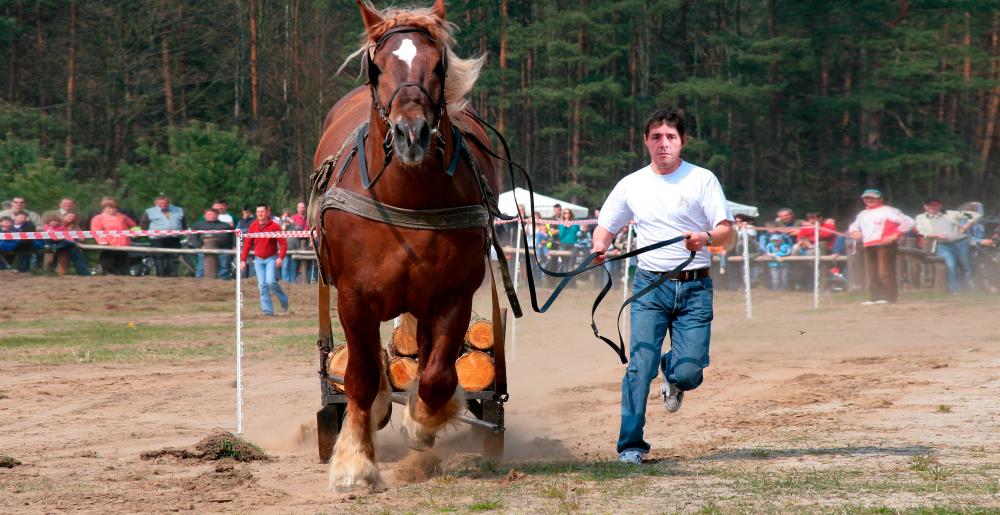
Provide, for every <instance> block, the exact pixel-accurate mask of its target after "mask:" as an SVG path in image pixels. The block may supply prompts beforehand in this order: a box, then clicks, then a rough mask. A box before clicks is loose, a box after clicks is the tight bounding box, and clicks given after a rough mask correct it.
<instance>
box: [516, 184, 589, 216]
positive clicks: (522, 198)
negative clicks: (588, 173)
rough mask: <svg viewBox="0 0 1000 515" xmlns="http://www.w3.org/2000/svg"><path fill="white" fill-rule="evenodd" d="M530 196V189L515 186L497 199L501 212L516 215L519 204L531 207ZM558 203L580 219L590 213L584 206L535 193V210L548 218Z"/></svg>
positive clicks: (526, 207)
mask: <svg viewBox="0 0 1000 515" xmlns="http://www.w3.org/2000/svg"><path fill="white" fill-rule="evenodd" d="M530 198H531V195H530V194H529V193H528V190H526V189H524V188H514V190H512V191H507V192H504V193H501V194H500V197H499V198H498V199H497V205H498V206H499V208H500V212H501V213H503V214H505V215H516V214H517V205H518V204H524V207H525V209H526V210H530V209H531V204H530V202H529V201H528V200H529V199H530ZM556 204H559V205H561V206H562V207H563V209H569V210H570V211H572V212H573V216H574V217H576V219H578V220H579V219H581V218H586V217H587V215H588V214H590V210H589V209H587V208H585V207H583V206H580V205H577V204H573V203H572V202H568V201H565V200H559V199H557V198H553V197H547V196H545V195H541V194H539V193H535V211H538V212H539V213H540V214H541V215H542V216H544V217H546V218H549V217H551V216H552V206H554V205H556Z"/></svg>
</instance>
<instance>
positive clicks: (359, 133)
mask: <svg viewBox="0 0 1000 515" xmlns="http://www.w3.org/2000/svg"><path fill="white" fill-rule="evenodd" d="M400 33H418V34H421V35H423V36H424V37H426V38H427V39H429V40H430V41H432V42H434V43H435V44H438V42H437V41H436V40H435V39H434V38H433V37H432V36H431V34H430V33H429V32H428V31H427V30H425V29H422V28H419V27H409V26H402V27H396V28H394V29H392V30H390V31H388V32H386V33H385V34H383V35H382V36H381V37H380V38H379V40H378V41H377V42H376V44H375V45H374V47H373V48H372V49H371V51H366V52H365V66H366V69H367V73H368V84H369V87H370V89H371V97H372V104H373V106H374V108H375V111H376V113H378V115H379V117H380V118H381V119H382V121H383V122H384V123H385V124H386V126H387V127H390V129H389V130H387V131H386V132H387V134H386V138H385V140H384V141H383V142H382V145H383V149H384V150H385V162H384V163H383V166H382V170H381V171H380V172H379V173H378V174H376V175H375V177H374V178H371V177H370V176H369V172H368V162H367V159H366V157H365V142H366V140H367V135H368V129H369V125H368V124H367V123H365V124H362V125H361V126H359V127H358V128H357V129H356V130H355V131H354V132H353V133H352V135H351V136H350V137H349V138H348V139H347V140H345V141H344V142H343V144H342V146H341V148H340V151H339V152H338V153H337V154H336V155H334V156H330V157H328V158H327V159H326V160H324V162H323V163H322V164H321V165H320V167H319V168H317V169H316V170H315V171H314V172H313V177H312V181H311V182H312V185H313V191H314V194H315V193H322V199H321V201H320V204H319V206H318V209H317V210H316V215H315V220H317V221H318V222H319V223H318V224H314V225H315V226H317V227H319V229H320V230H321V231H323V230H324V227H323V223H322V220H323V213H324V212H325V211H326V210H327V209H337V210H340V211H344V212H348V213H351V214H354V215H357V216H360V217H363V218H366V219H369V220H373V221H377V222H381V223H385V224H389V225H395V226H399V227H406V228H411V229H426V230H455V229H468V228H473V227H477V228H483V229H484V230H486V231H487V240H488V243H487V244H488V245H490V246H492V248H493V250H494V251H495V252H496V254H497V258H498V259H499V260H500V266H499V268H500V272H501V276H502V278H503V283H504V289H505V291H506V294H507V298H508V300H509V302H510V306H511V310H512V311H513V313H514V316H515V317H517V318H520V317H521V316H522V315H523V313H522V310H521V305H520V301H519V300H518V298H517V293H516V292H515V291H514V287H513V282H512V281H511V278H510V270H509V268H508V266H507V259H506V255H505V254H504V251H503V249H502V248H501V247H500V244H499V241H498V238H497V234H496V228H495V224H494V223H493V221H494V220H495V219H502V220H507V221H512V220H514V219H517V220H518V222H519V223H520V224H521V226H522V227H523V226H525V225H526V224H525V221H524V219H523V218H522V217H521V215H520V213H518V215H517V216H514V217H511V216H506V215H503V214H501V213H500V212H499V210H498V207H497V202H496V195H495V194H494V193H493V192H492V190H490V188H489V186H488V184H487V183H486V180H485V177H483V176H482V175H481V173H480V171H479V170H478V167H477V166H476V160H475V159H474V158H473V157H472V154H471V152H470V151H469V148H468V147H467V145H466V143H465V140H466V138H467V139H468V140H469V141H472V142H473V144H474V145H475V146H476V147H477V148H478V149H479V150H480V151H481V152H483V153H484V154H486V155H488V156H489V157H491V158H493V159H497V160H499V161H501V162H503V163H505V164H506V165H507V168H508V171H509V174H510V180H511V185H512V186H513V185H515V184H516V182H517V181H516V179H517V177H516V175H517V173H516V172H515V168H516V169H517V171H518V172H520V174H521V176H522V177H523V178H524V180H525V184H526V186H527V189H528V191H529V203H530V208H531V211H530V212H532V213H534V212H535V199H534V196H535V193H534V186H533V185H532V182H531V177H530V176H529V175H528V173H527V170H525V169H524V167H522V166H521V165H519V164H517V163H516V162H514V161H513V160H512V159H511V152H510V147H509V145H508V144H507V141H506V139H505V138H504V137H503V135H502V134H501V133H500V131H498V130H497V129H496V128H495V127H493V126H492V125H490V124H489V123H488V122H486V121H485V120H483V119H482V118H480V117H479V116H477V115H476V114H475V113H473V112H471V111H469V115H470V116H471V117H472V118H473V119H474V120H476V121H477V122H478V123H480V124H481V125H482V126H483V127H486V128H488V129H489V130H490V131H492V132H493V133H494V134H495V135H496V136H497V138H498V139H499V141H500V143H501V144H502V146H503V151H504V155H503V156H501V155H498V154H497V153H496V152H494V151H493V150H492V149H490V147H489V146H488V145H487V144H486V143H485V142H483V141H480V140H479V139H478V138H477V137H476V136H475V135H473V134H471V133H469V134H464V137H463V133H462V132H461V131H459V130H458V129H457V128H455V127H454V126H452V130H451V137H452V142H453V144H452V156H451V160H450V162H449V165H448V168H447V169H446V170H445V173H446V174H447V175H448V176H450V177H451V176H454V174H455V172H456V170H457V168H458V163H459V160H460V159H462V158H464V159H465V160H466V162H467V163H468V164H469V167H470V169H471V170H472V172H473V175H474V176H475V179H476V183H477V185H478V187H479V188H480V196H481V201H482V202H481V203H480V204H477V205H472V206H460V207H454V208H446V209H431V210H428V209H419V210H411V209H403V208H399V207H395V206H390V205H387V204H385V203H382V202H380V201H378V200H375V199H374V198H372V197H371V196H366V195H361V194H358V193H355V192H353V191H349V190H346V189H344V188H340V187H338V184H339V183H340V180H341V179H342V178H343V176H344V174H345V173H346V171H347V168H348V167H349V165H350V163H351V161H352V160H353V159H354V157H355V156H357V158H358V168H359V174H360V179H361V183H362V186H363V187H364V188H365V189H366V190H370V189H371V187H372V186H373V185H374V184H375V182H376V181H377V180H378V178H379V177H380V176H381V175H382V172H384V171H385V169H386V167H387V166H388V164H389V163H390V162H391V160H392V147H393V145H392V130H391V123H390V122H389V112H390V109H391V105H392V102H393V100H395V98H396V96H397V95H398V94H399V92H400V91H401V90H402V88H404V87H411V86H415V87H417V88H418V89H419V90H420V91H421V92H422V93H423V94H424V95H425V96H427V98H428V99H430V100H431V101H432V102H434V103H435V107H436V110H437V120H435V125H434V129H433V133H434V134H436V135H437V137H438V138H439V140H440V141H441V144H444V137H443V136H442V135H441V134H440V132H439V131H438V126H439V125H440V123H441V120H442V118H443V117H444V108H445V105H444V104H445V98H444V77H445V76H446V75H447V49H442V60H441V62H440V65H439V67H440V73H441V96H440V97H439V98H438V100H437V101H435V99H434V98H433V96H431V94H430V93H429V92H428V91H427V89H426V88H425V87H424V86H423V85H422V84H419V83H416V82H403V83H400V84H399V85H397V87H396V89H395V90H394V91H393V93H392V95H391V96H390V97H389V103H388V104H383V103H382V102H381V98H380V97H379V94H378V89H377V77H378V74H379V73H380V70H379V69H378V67H377V66H376V65H375V63H374V61H373V59H372V58H373V56H374V53H375V52H377V51H378V49H379V48H380V47H381V46H382V44H384V43H385V41H386V40H387V39H388V38H389V37H390V36H392V35H395V34H400ZM352 139H353V142H354V145H353V148H352V149H351V151H350V153H349V154H348V156H347V159H346V160H345V161H344V162H343V164H341V165H340V171H339V173H337V176H336V177H335V178H334V177H333V172H334V171H335V170H336V168H337V166H338V164H340V163H339V161H340V159H341V157H343V154H344V152H345V151H346V148H347V146H348V145H349V144H350V143H351V140H352ZM330 179H334V180H333V187H331V188H329V189H327V187H328V186H329V181H330ZM531 224H532V228H533V229H534V230H537V228H536V222H535V220H534V219H532V221H531ZM317 236H318V235H317ZM318 240H319V238H318V237H314V241H313V243H314V249H315V250H316V252H317V258H319V257H320V256H319V252H320V246H319V245H318V243H319V242H318ZM682 241H684V237H683V236H678V237H676V238H672V239H669V240H666V241H661V242H658V243H654V244H652V245H647V246H645V247H642V248H639V249H636V250H633V251H631V252H627V253H624V254H620V255H618V256H615V257H612V258H608V259H607V262H612V261H619V260H625V259H629V258H631V257H634V256H638V255H639V254H643V253H645V252H650V251H653V250H656V249H659V248H663V247H666V246H668V245H673V244H676V243H679V242H682ZM521 243H522V248H523V252H524V259H525V268H526V269H527V270H526V271H527V280H528V292H529V295H530V297H531V306H532V309H533V310H534V311H535V312H537V313H545V312H546V311H548V309H549V308H550V307H551V306H552V304H553V302H555V300H556V298H557V297H558V296H559V295H560V294H561V293H562V291H563V289H564V288H565V287H566V286H567V285H568V283H569V281H570V280H572V278H573V277H576V276H577V275H580V274H583V273H585V272H588V271H590V270H593V269H595V268H598V267H601V268H602V269H604V273H605V282H604V286H603V288H602V289H601V292H600V293H599V294H598V296H597V298H596V299H595V300H594V303H593V306H592V307H591V313H590V327H591V329H592V330H593V331H594V336H595V337H597V338H598V339H600V340H601V341H603V342H605V343H606V344H607V345H608V346H610V347H611V348H612V349H613V350H614V351H615V353H616V354H617V355H618V357H619V359H620V360H621V362H622V363H623V364H624V363H627V362H628V358H627V357H626V355H625V343H624V339H623V337H622V332H621V315H622V313H623V312H624V310H625V307H627V306H628V305H629V304H631V303H632V302H633V301H634V300H636V299H638V298H639V297H642V296H643V295H645V294H647V293H649V292H650V291H652V290H654V289H655V288H656V287H658V286H660V285H661V284H663V283H664V282H665V281H667V280H671V279H675V278H676V277H677V275H678V274H680V272H681V271H683V270H684V268H685V267H686V266H687V265H688V264H690V263H691V261H692V260H694V257H695V252H693V251H692V252H691V254H690V256H689V257H688V258H687V259H686V260H685V261H684V262H682V263H680V264H679V265H677V266H676V267H674V269H673V270H671V271H669V272H668V273H665V274H662V275H661V276H660V277H659V278H658V279H657V280H656V281H653V282H652V283H651V284H650V285H648V286H647V287H646V288H644V289H643V290H642V291H640V292H638V293H635V294H633V295H632V296H631V297H629V298H628V299H627V300H626V301H625V302H624V303H622V305H621V307H620V308H619V310H618V323H617V324H616V327H617V329H618V342H617V343H616V342H614V341H612V340H611V339H609V338H607V337H605V336H603V335H602V334H601V333H600V331H599V330H598V329H597V322H596V313H597V308H598V306H600V304H601V302H602V301H603V300H604V298H605V297H606V296H607V294H608V293H609V292H610V291H611V288H612V283H613V278H612V277H611V273H610V272H609V271H608V270H607V269H606V268H604V265H603V264H594V260H595V259H596V258H597V253H591V254H590V255H589V256H587V257H586V258H585V259H584V260H583V262H581V264H580V265H579V266H577V267H576V269H574V270H572V271H569V272H553V271H551V270H547V269H546V268H544V267H542V266H541V265H540V264H539V263H538V257H537V255H536V252H537V249H534V247H531V248H532V249H533V250H532V251H531V252H530V253H529V250H528V249H529V246H528V240H527V236H526V231H521ZM532 260H534V262H535V266H537V267H538V269H539V271H541V272H542V273H544V274H545V275H548V276H550V277H557V278H560V282H559V284H558V285H557V286H556V288H555V290H553V292H552V294H551V295H549V297H548V299H546V301H545V302H544V303H542V305H539V302H538V293H537V288H536V286H535V280H534V276H533V275H534V274H533V273H532ZM320 263H322V261H320ZM321 268H322V267H321ZM321 273H322V274H323V275H324V277H323V278H322V279H321V280H322V281H323V283H324V284H328V282H327V281H328V277H327V276H326V272H325V271H322V270H321ZM323 365H324V366H325V364H323Z"/></svg>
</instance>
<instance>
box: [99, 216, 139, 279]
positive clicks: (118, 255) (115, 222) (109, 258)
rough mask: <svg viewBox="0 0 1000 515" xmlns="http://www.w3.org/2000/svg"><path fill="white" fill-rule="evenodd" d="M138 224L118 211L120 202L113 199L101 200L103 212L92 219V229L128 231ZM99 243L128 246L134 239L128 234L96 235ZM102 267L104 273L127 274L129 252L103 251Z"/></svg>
mask: <svg viewBox="0 0 1000 515" xmlns="http://www.w3.org/2000/svg"><path fill="white" fill-rule="evenodd" d="M136 225H137V224H136V223H135V220H132V219H131V218H129V217H128V216H126V215H124V214H122V213H121V212H119V211H118V203H117V202H115V201H114V200H111V199H105V200H104V201H102V202H101V212H100V214H97V215H95V216H94V218H92V219H91V220H90V230H91V231H128V230H131V229H132V227H135V226H136ZM94 239H95V240H97V243H98V244H99V245H113V246H116V247H128V246H130V245H132V239H131V238H129V237H128V236H103V237H94ZM100 261H101V269H102V270H103V271H104V275H107V274H109V273H110V274H114V275H127V274H128V253H127V252H122V251H117V250H102V251H101V257H100Z"/></svg>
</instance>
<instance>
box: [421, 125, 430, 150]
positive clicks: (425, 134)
mask: <svg viewBox="0 0 1000 515" xmlns="http://www.w3.org/2000/svg"><path fill="white" fill-rule="evenodd" d="M430 140H431V128H430V127H429V126H428V125H427V124H426V123H422V124H420V142H421V143H423V144H425V145H426V144H427V143H429V142H430Z"/></svg>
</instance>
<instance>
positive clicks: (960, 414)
mask: <svg viewBox="0 0 1000 515" xmlns="http://www.w3.org/2000/svg"><path fill="white" fill-rule="evenodd" d="M0 283H2V284H3V294H2V295H0V454H4V455H9V456H12V457H14V458H16V459H17V460H18V461H20V462H21V463H22V464H21V465H19V466H16V467H14V468H0V512H3V513H40V512H45V513H52V512H77V511H83V512H101V513H104V512H140V511H141V512H173V511H195V512H264V513H272V512H273V513H317V512H319V513H357V512H374V513H380V512H384V513H397V512H421V513H424V512H462V513H464V512H479V511H482V512H489V511H499V512H540V513H549V512H597V513H619V512H699V511H700V512H706V513H712V512H732V511H747V512H759V511H770V510H777V511H805V512H809V511H848V512H851V511H860V512H865V511H879V510H882V509H890V510H896V509H903V510H905V509H908V508H929V509H930V508H933V509H939V510H943V511H949V510H955V511H964V510H977V509H980V510H998V509H1000V410H998V408H997V406H998V405H1000V323H998V322H1000V320H998V317H997V314H998V313H1000V310H998V307H1000V298H998V297H996V296H969V297H944V296H935V295H932V294H921V293H913V292H906V293H904V295H903V300H902V301H901V302H900V303H899V304H896V305H887V306H861V305H860V304H859V301H860V300H863V299H862V298H860V297H855V296H850V295H845V294H840V296H833V297H826V296H825V297H823V298H822V299H821V302H822V307H821V309H819V310H814V309H812V297H811V296H809V295H803V294H795V293H771V292H763V291H760V292H755V298H754V318H753V319H752V320H747V319H746V314H745V307H744V300H743V296H742V295H741V294H738V293H734V292H716V322H715V325H714V334H713V341H712V365H711V367H709V368H708V369H707V370H706V380H705V383H704V385H703V386H702V387H701V388H699V389H698V390H696V391H693V392H689V393H688V395H687V397H686V398H685V401H684V406H683V409H682V410H681V411H680V412H678V413H676V414H668V413H666V412H665V411H664V410H663V408H662V406H661V404H660V401H659V399H658V398H654V399H651V400H650V405H649V420H648V423H647V426H646V429H647V439H648V440H649V441H650V442H651V443H652V445H653V450H652V452H651V454H650V458H651V462H650V463H649V464H646V465H643V466H642V467H622V466H618V465H617V464H616V463H615V462H614V459H615V453H614V442H615V439H616V436H617V431H618V418H619V417H618V413H619V399H620V380H621V375H622V373H623V370H624V367H623V366H622V365H620V364H619V363H618V361H617V359H616V357H615V355H614V354H613V353H612V351H611V350H610V349H609V348H608V347H606V346H605V345H604V344H603V343H600V342H599V341H598V340H596V339H595V338H594V337H593V335H592V333H591V331H590V328H589V317H588V314H589V306H590V302H591V301H592V298H593V294H594V292H592V291H591V290H590V289H588V288H580V289H576V290H570V291H569V292H568V293H567V295H566V297H565V298H563V299H560V300H559V301H558V302H557V303H556V306H555V307H554V308H553V309H552V310H551V311H550V312H549V313H548V314H545V315H537V314H529V315H527V316H526V317H525V318H523V319H520V320H518V321H517V322H516V338H515V335H512V334H510V333H511V332H513V331H514V330H515V327H510V328H509V329H511V331H509V334H508V342H507V349H508V369H509V376H510V388H511V395H510V402H509V403H508V404H507V427H508V431H507V433H506V456H505V459H504V461H503V462H501V463H492V462H483V461H482V460H481V459H480V458H478V456H477V455H476V452H477V445H478V440H477V439H476V437H477V435H476V434H475V433H474V432H472V431H471V430H470V429H469V428H468V427H465V426H461V427H456V428H454V429H451V430H449V432H448V433H446V434H445V436H444V437H443V438H442V439H441V440H440V441H439V444H438V446H437V448H436V449H435V450H434V451H433V454H432V455H421V456H412V455H409V454H408V451H407V450H406V449H404V446H403V444H402V443H401V442H402V440H401V438H400V437H399V427H400V424H399V419H400V417H399V409H398V408H397V410H396V413H395V414H394V417H393V422H392V423H391V424H390V426H388V427H387V428H386V429H385V430H383V431H381V432H380V433H379V434H378V438H379V443H378V445H379V449H380V468H381V469H382V474H383V477H384V478H385V480H386V482H387V483H388V486H389V488H388V489H387V490H386V491H385V492H381V493H374V494H369V495H358V496H343V495H336V494H333V493H331V492H329V491H327V489H326V486H327V475H328V466H327V465H323V464H320V463H319V462H318V458H317V453H316V442H315V412H316V410H317V409H318V408H319V384H318V379H317V376H316V372H315V370H316V366H315V357H314V350H313V349H314V345H315V343H314V342H315V337H314V336H313V334H314V331H315V329H314V328H315V325H314V324H315V322H314V317H313V316H312V314H313V309H314V307H313V306H314V296H315V292H314V289H312V288H310V287H308V286H302V285H293V286H291V287H290V288H289V290H290V292H291V296H292V310H291V312H290V313H289V314H287V315H285V316H279V317H274V318H265V317H262V316H260V314H259V309H258V307H257V303H256V298H255V297H256V289H255V287H254V284H253V283H252V282H251V283H249V284H246V285H245V290H244V291H245V292H246V299H247V302H246V313H247V316H246V322H245V333H246V342H247V349H248V351H247V356H246V359H245V367H246V372H245V384H246V392H245V406H244V409H245V424H246V437H247V439H249V440H250V441H253V442H256V443H257V444H259V445H261V446H262V447H263V448H264V449H265V450H266V451H267V452H268V453H270V454H271V455H272V456H274V459H273V460H272V461H269V462H254V463H236V462H201V461H196V460H179V459H176V458H172V457H161V458H158V459H154V460H143V459H141V458H140V454H141V453H143V452H145V451H150V450H156V449H160V448H163V447H168V446H169V447H183V446H191V445H193V444H195V443H196V442H197V441H198V440H200V439H201V438H203V437H204V436H206V435H208V434H210V433H212V432H214V431H217V430H234V429H235V423H236V415H235V388H234V386H235V372H234V360H233V352H232V346H233V327H234V317H233V313H232V306H233V297H234V296H233V293H232V292H233V286H234V285H233V283H232V282H214V281H208V282H204V281H195V280H190V279H157V278H139V279H135V278H101V277H94V278H89V279H79V278H62V279H59V278H47V277H23V276H17V275H13V274H5V275H2V276H0ZM481 293H484V295H481V298H478V299H477V301H476V310H477V311H478V312H479V313H482V314H486V313H488V312H489V308H488V304H487V299H488V297H487V296H486V295H485V291H484V292H481ZM522 297H523V299H524V300H525V301H526V300H527V296H526V295H523V296H522ZM614 297H615V298H616V299H618V300H620V290H619V292H618V294H617V295H615V296H614ZM612 304H614V303H613V302H608V303H607V306H606V309H603V310H602V314H601V316H600V318H599V324H600V326H601V328H602V330H603V331H604V332H605V333H606V334H613V333H614V312H615V311H616V309H617V306H612ZM512 325H513V324H512ZM75 328H83V329H79V334H77V333H74V331H77V330H78V329H75ZM199 328H200V329H199ZM129 330H133V331H140V330H143V331H147V333H143V334H147V335H146V336H141V335H140V336H138V337H135V338H132V337H130V336H128V333H127V331H129ZM121 331H125V332H126V334H125V335H124V336H122V335H120V334H119V332H121ZM137 334H138V333H137ZM387 336H388V333H387V332H383V337H384V338H386V337H387ZM102 338H104V339H109V340H108V341H111V340H114V341H115V342H117V343H115V344H114V345H104V346H103V347H101V348H102V349H104V350H103V351H101V352H98V351H97V350H94V351H93V353H88V349H87V348H86V347H87V346H89V345H98V344H101V341H102ZM658 386H659V380H657V381H656V382H654V386H653V391H658Z"/></svg>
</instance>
